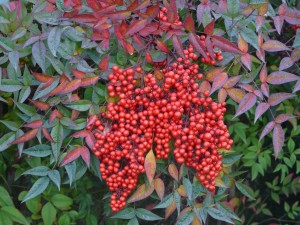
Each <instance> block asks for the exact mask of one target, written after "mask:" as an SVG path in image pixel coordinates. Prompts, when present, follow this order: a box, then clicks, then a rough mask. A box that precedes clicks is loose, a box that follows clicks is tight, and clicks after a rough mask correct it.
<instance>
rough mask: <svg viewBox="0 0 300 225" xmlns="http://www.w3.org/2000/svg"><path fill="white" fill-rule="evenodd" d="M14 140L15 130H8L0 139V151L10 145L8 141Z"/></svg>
mask: <svg viewBox="0 0 300 225" xmlns="http://www.w3.org/2000/svg"><path fill="white" fill-rule="evenodd" d="M14 140H15V132H9V133H7V134H5V135H4V136H2V138H1V139H0V152H2V151H4V150H5V149H7V148H8V147H9V146H10V143H11V142H13V141H14Z"/></svg>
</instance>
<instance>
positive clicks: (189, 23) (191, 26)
mask: <svg viewBox="0 0 300 225" xmlns="http://www.w3.org/2000/svg"><path fill="white" fill-rule="evenodd" d="M183 27H184V29H186V30H187V31H190V32H195V23H194V19H193V14H190V15H189V16H188V17H187V18H186V20H185V21H184V23H183Z"/></svg>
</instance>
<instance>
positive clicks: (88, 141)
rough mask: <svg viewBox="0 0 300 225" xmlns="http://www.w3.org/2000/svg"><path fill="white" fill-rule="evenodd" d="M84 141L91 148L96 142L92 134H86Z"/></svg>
mask: <svg viewBox="0 0 300 225" xmlns="http://www.w3.org/2000/svg"><path fill="white" fill-rule="evenodd" d="M85 142H86V144H87V145H88V146H89V148H90V149H93V147H94V145H95V143H96V139H95V137H94V135H93V134H89V135H88V136H86V138H85Z"/></svg>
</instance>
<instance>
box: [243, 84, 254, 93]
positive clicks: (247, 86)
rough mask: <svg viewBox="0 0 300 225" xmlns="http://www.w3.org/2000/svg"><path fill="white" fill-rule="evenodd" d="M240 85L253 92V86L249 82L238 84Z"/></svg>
mask: <svg viewBox="0 0 300 225" xmlns="http://www.w3.org/2000/svg"><path fill="white" fill-rule="evenodd" d="M240 87H241V88H243V89H244V90H246V91H248V92H254V88H253V86H252V85H250V84H240Z"/></svg>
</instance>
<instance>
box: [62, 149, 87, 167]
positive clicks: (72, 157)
mask: <svg viewBox="0 0 300 225" xmlns="http://www.w3.org/2000/svg"><path fill="white" fill-rule="evenodd" d="M82 148H83V146H79V147H76V148H74V149H73V150H71V151H69V152H68V153H67V155H66V156H65V157H64V159H63V160H62V161H61V163H60V166H64V165H66V164H68V163H70V162H73V161H74V160H76V159H77V158H78V157H79V156H80V155H81V149H82Z"/></svg>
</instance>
